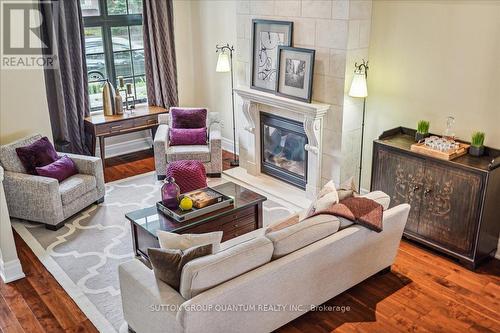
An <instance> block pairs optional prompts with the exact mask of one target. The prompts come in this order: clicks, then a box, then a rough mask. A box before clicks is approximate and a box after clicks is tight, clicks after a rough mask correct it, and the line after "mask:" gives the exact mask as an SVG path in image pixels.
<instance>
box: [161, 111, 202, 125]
mask: <svg viewBox="0 0 500 333" xmlns="http://www.w3.org/2000/svg"><path fill="white" fill-rule="evenodd" d="M170 116H171V117H172V126H171V127H173V128H202V127H206V126H207V109H201V108H200V109H195V108H192V109H187V108H186V109H184V108H170Z"/></svg>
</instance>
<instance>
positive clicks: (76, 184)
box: [59, 174, 97, 205]
mask: <svg viewBox="0 0 500 333" xmlns="http://www.w3.org/2000/svg"><path fill="white" fill-rule="evenodd" d="M96 186H97V184H96V180H95V177H94V176H90V175H82V174H77V175H74V176H71V177H69V178H67V179H65V180H63V181H62V182H61V183H60V184H59V193H60V194H61V200H62V204H63V205H67V204H69V203H70V202H72V201H73V200H75V199H78V198H79V197H81V196H82V195H84V194H85V193H87V192H89V191H92V190H93V189H94V188H96Z"/></svg>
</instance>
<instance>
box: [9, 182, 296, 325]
mask: <svg viewBox="0 0 500 333" xmlns="http://www.w3.org/2000/svg"><path fill="white" fill-rule="evenodd" d="M225 181H226V180H225V179H224V178H222V179H209V182H208V183H209V186H216V185H218V184H221V183H223V182H225ZM161 185H162V183H161V182H159V181H157V180H156V179H155V175H154V173H148V174H144V175H139V176H135V177H131V178H127V179H124V180H120V181H117V182H113V183H108V184H106V200H105V202H104V203H102V204H100V205H92V206H90V207H88V208H87V209H85V210H84V211H82V212H80V213H79V214H77V215H75V216H74V217H72V218H71V219H70V220H69V221H68V222H67V223H66V225H65V226H64V227H63V228H61V229H60V230H58V231H50V230H47V229H45V227H44V226H43V225H40V224H35V223H29V222H26V221H21V220H15V219H14V220H13V221H12V224H13V226H14V229H15V230H16V231H17V232H18V233H19V234H20V235H21V237H22V238H23V239H24V241H25V242H26V243H27V244H28V246H29V247H30V248H31V249H32V250H33V252H34V253H35V254H36V255H37V257H38V258H39V259H40V261H41V262H42V263H43V264H44V266H45V267H46V268H47V269H48V270H49V271H50V272H51V273H52V275H53V276H54V277H55V278H56V280H57V281H58V282H59V283H60V284H61V286H62V287H63V288H64V289H65V290H66V292H68V294H69V295H70V296H71V298H73V299H74V300H75V302H76V303H77V304H78V306H79V307H80V308H81V309H82V311H83V312H84V313H85V314H86V315H87V317H88V318H89V319H90V320H91V321H92V322H93V323H94V325H95V326H96V327H97V329H98V330H99V331H100V332H126V331H127V326H126V324H125V322H124V320H123V314H122V306H121V298H120V290H119V283H118V271H117V267H118V265H119V264H120V263H122V262H125V261H128V260H130V259H132V258H133V250H132V237H131V233H130V224H129V222H128V221H127V220H126V219H125V216H124V215H125V213H127V212H129V211H132V210H136V209H140V208H145V207H148V206H151V205H154V204H155V203H156V201H158V200H159V199H160V187H161ZM253 190H255V189H253ZM257 192H258V191H257ZM267 197H268V200H267V201H265V202H264V205H263V206H264V225H268V224H269V223H270V222H272V221H276V220H278V219H281V218H284V217H287V216H288V215H290V214H292V213H294V212H296V211H298V208H297V207H294V206H292V205H290V204H288V203H286V202H282V201H280V199H278V198H270V197H269V196H267Z"/></svg>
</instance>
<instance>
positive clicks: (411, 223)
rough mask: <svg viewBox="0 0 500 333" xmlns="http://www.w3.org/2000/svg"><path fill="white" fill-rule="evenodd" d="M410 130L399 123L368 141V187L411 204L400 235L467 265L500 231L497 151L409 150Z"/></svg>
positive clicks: (490, 249)
mask: <svg viewBox="0 0 500 333" xmlns="http://www.w3.org/2000/svg"><path fill="white" fill-rule="evenodd" d="M414 137H415V130H412V129H408V128H404V127H399V128H395V129H392V130H389V131H386V132H384V133H383V134H382V135H381V136H380V137H379V139H378V140H375V141H374V143H373V167H372V179H371V189H372V190H381V191H384V192H386V193H387V194H388V195H390V197H391V206H395V205H398V204H401V203H409V204H410V205H411V210H410V215H409V217H408V222H407V223H406V227H405V230H404V236H405V237H406V238H409V239H411V240H414V241H417V242H419V243H422V244H425V245H427V246H429V247H431V248H434V249H435V250H438V251H440V252H443V253H445V254H447V255H450V256H452V257H454V258H456V259H458V260H459V261H460V263H461V264H462V265H464V266H466V267H467V268H469V269H475V268H476V266H477V264H478V263H479V262H480V261H482V260H483V259H486V258H487V257H489V256H490V255H492V254H493V253H494V252H495V250H496V248H497V245H498V233H499V231H500V151H499V150H495V149H492V148H486V152H485V155H484V156H482V157H473V156H470V155H464V156H461V157H458V158H456V159H454V160H452V161H444V160H440V159H436V158H433V157H429V156H424V155H421V154H418V153H414V152H412V151H411V150H410V146H411V145H412V144H413V143H414Z"/></svg>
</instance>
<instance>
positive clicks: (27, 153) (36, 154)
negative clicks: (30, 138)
mask: <svg viewBox="0 0 500 333" xmlns="http://www.w3.org/2000/svg"><path fill="white" fill-rule="evenodd" d="M16 154H17V156H18V157H19V159H20V160H21V163H22V164H23V166H24V168H25V169H26V172H27V173H29V174H31V175H36V167H43V166H46V165H48V164H50V163H52V162H54V161H55V160H57V159H58V158H59V156H57V152H56V150H55V149H54V146H53V145H52V143H50V141H49V139H48V138H47V137H46V136H44V137H43V138H41V139H39V140H36V141H35V142H33V143H32V144H30V145H27V146H24V147H18V148H16Z"/></svg>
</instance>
